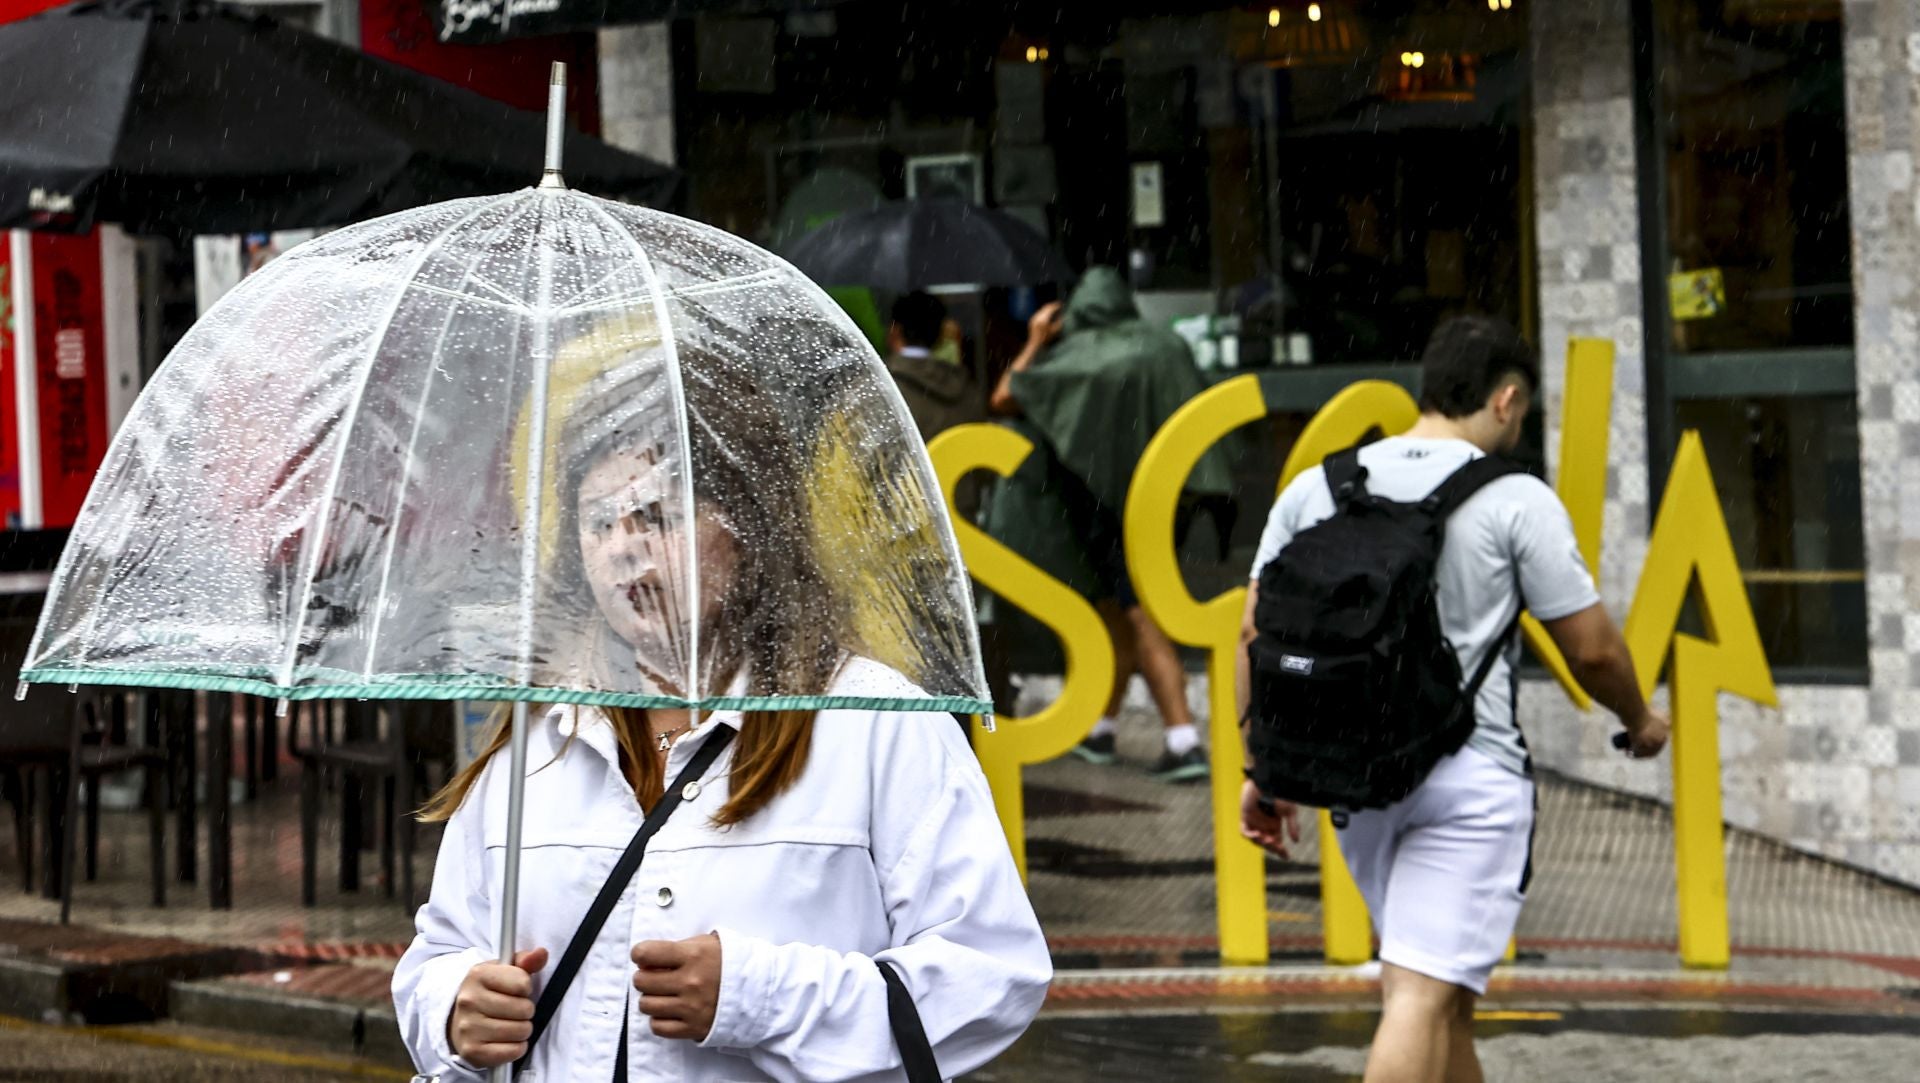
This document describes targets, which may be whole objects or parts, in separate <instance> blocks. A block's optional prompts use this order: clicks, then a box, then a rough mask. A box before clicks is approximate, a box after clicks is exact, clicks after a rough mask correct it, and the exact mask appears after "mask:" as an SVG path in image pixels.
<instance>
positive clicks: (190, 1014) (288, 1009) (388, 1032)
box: [171, 978, 413, 1069]
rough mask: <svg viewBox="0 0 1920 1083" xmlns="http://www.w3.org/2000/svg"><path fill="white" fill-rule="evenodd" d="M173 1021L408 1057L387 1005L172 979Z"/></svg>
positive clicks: (378, 1056)
mask: <svg viewBox="0 0 1920 1083" xmlns="http://www.w3.org/2000/svg"><path fill="white" fill-rule="evenodd" d="M171 1003H172V1007H173V1015H172V1018H173V1020H174V1022H177V1023H186V1024H190V1025H193V1026H201V1027H210V1028H215V1029H219V1030H226V1031H236V1032H249V1033H255V1034H266V1035H273V1036H276V1037H282V1038H303V1039H308V1040H313V1041H319V1042H323V1043H327V1044H332V1043H335V1042H337V1043H338V1044H339V1046H340V1048H341V1050H342V1051H343V1052H349V1053H351V1054H353V1055H354V1056H363V1057H366V1058H368V1059H371V1060H375V1061H379V1062H381V1063H390V1064H392V1065H393V1066H394V1067H397V1068H408V1069H410V1068H411V1067H412V1065H413V1061H412V1058H411V1057H410V1056H409V1054H408V1053H407V1048H406V1046H405V1045H404V1044H402V1043H401V1041H400V1022H399V1020H398V1018H397V1017H395V1015H394V1013H393V1009H392V1008H391V1007H377V1006H362V1005H356V1004H351V1003H348V1002H346V1001H339V1000H323V999H320V998H318V997H310V996H298V995H294V994H287V993H278V992H274V991H271V990H268V989H256V988H253V987H249V986H246V985H244V984H241V983H238V982H230V981H226V980H224V979H222V978H210V979H204V980H197V981H176V982H174V983H173V987H172V995H171Z"/></svg>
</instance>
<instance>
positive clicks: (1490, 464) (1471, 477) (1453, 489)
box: [1420, 455, 1526, 523]
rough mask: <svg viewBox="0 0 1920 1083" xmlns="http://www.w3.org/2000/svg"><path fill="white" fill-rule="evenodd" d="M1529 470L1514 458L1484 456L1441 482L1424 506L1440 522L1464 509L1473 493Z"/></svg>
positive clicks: (1422, 502) (1428, 496) (1422, 503)
mask: <svg viewBox="0 0 1920 1083" xmlns="http://www.w3.org/2000/svg"><path fill="white" fill-rule="evenodd" d="M1524 473H1526V470H1525V469H1524V468H1522V467H1521V466H1520V464H1519V463H1516V462H1514V461H1512V460H1511V459H1504V458H1501V457H1500V456H1498V455H1482V456H1480V457H1479V458H1477V459H1475V460H1473V461H1472V462H1470V463H1468V464H1467V465H1465V466H1463V467H1461V468H1460V469H1458V470H1455V471H1454V472H1453V473H1452V474H1451V475H1449V476H1448V477H1447V480H1445V481H1443V482H1441V483H1440V484H1439V486H1438V487H1437V488H1435V489H1434V490H1433V492H1431V493H1429V494H1428V495H1427V498H1426V499H1425V500H1422V501H1421V502H1420V506H1421V507H1423V508H1425V509H1426V510H1427V513H1428V514H1430V515H1432V516H1433V517H1434V518H1435V519H1436V520H1438V521H1440V522H1443V523H1444V522H1446V521H1447V519H1448V517H1450V516H1451V515H1453V513H1454V512H1456V511H1459V510H1460V505H1462V504H1465V503H1466V502H1467V501H1468V500H1469V499H1471V498H1472V497H1473V494H1475V493H1477V492H1479V491H1480V490H1481V489H1484V488H1486V487H1487V486H1488V485H1490V484H1492V483H1493V482H1496V481H1499V480H1500V479H1501V478H1504V477H1506V476H1508V475H1510V474H1524Z"/></svg>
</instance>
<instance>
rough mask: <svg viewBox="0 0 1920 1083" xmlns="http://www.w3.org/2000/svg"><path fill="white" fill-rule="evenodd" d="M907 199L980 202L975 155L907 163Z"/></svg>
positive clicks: (925, 158) (931, 157) (936, 156)
mask: <svg viewBox="0 0 1920 1083" xmlns="http://www.w3.org/2000/svg"><path fill="white" fill-rule="evenodd" d="M907 198H909V199H940V198H945V199H964V200H966V201H967V202H968V203H975V204H977V203H979V202H980V201H981V199H982V191H981V183H980V156H979V155H978V154H929V155H924V156H921V157H916V158H908V159H907Z"/></svg>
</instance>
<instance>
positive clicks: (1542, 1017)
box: [1473, 1010, 1566, 1023]
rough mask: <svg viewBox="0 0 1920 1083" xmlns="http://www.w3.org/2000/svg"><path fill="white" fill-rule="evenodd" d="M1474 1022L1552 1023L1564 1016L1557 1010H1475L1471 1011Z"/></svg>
mask: <svg viewBox="0 0 1920 1083" xmlns="http://www.w3.org/2000/svg"><path fill="white" fill-rule="evenodd" d="M1473 1018H1474V1021H1475V1022H1482V1023H1552V1022H1555V1021H1557V1020H1560V1019H1564V1018H1566V1017H1565V1016H1563V1015H1561V1014H1560V1013H1559V1012H1512V1011H1496V1010H1487V1011H1477V1012H1474V1013H1473Z"/></svg>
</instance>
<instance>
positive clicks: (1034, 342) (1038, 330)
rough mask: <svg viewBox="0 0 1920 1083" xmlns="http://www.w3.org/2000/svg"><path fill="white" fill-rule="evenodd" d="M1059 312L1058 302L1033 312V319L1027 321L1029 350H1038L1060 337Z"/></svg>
mask: <svg viewBox="0 0 1920 1083" xmlns="http://www.w3.org/2000/svg"><path fill="white" fill-rule="evenodd" d="M1060 311H1061V305H1060V302H1058V301H1052V302H1049V303H1048V304H1044V305H1041V306H1040V311H1038V312H1035V313H1034V314H1033V318H1032V319H1029V320H1028V321H1027V345H1028V347H1029V348H1033V349H1038V348H1040V347H1043V346H1046V345H1048V344H1049V343H1051V342H1052V341H1053V340H1054V339H1056V338H1059V337H1060V324H1061V321H1060Z"/></svg>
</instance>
